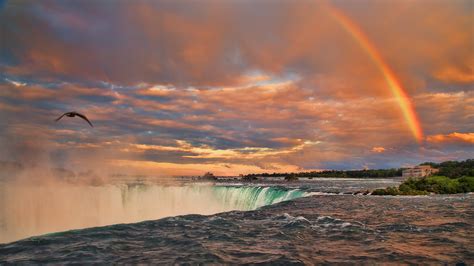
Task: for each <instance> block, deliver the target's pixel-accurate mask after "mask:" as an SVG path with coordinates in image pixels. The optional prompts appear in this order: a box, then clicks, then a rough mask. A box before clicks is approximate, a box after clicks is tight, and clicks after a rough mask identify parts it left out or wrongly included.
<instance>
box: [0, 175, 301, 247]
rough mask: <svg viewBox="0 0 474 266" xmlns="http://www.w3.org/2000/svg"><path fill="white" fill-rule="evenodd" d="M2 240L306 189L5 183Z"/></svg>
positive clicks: (259, 200) (215, 208)
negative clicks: (26, 184)
mask: <svg viewBox="0 0 474 266" xmlns="http://www.w3.org/2000/svg"><path fill="white" fill-rule="evenodd" d="M3 189H4V192H5V193H4V195H3V198H4V201H2V202H0V243H1V242H7V241H13V240H17V239H21V238H25V237H28V236H34V235H39V234H45V233H51V232H58V231H65V230H71V229H79V228H86V227H94V226H103V225H111V224H118V223H134V222H140V221H145V220H155V219H160V218H163V217H169V216H177V215H185V214H203V215H210V214H215V213H219V212H225V211H231V210H255V209H257V208H259V207H262V206H265V205H269V204H274V203H278V202H281V201H285V200H291V199H294V198H298V197H303V196H307V195H308V194H307V193H306V192H304V191H302V190H298V189H293V190H289V189H285V188H281V187H261V186H242V187H238V186H212V185H198V184H191V185H185V186H179V185H175V186H164V185H145V184H134V185H130V184H129V185H126V184H122V185H105V186H98V187H97V186H84V185H62V186H57V185H56V186H26V187H25V186H22V187H17V186H5V187H4V188H3Z"/></svg>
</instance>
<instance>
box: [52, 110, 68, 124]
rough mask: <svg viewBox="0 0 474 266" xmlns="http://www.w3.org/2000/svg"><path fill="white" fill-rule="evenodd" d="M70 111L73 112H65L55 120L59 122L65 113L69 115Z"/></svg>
mask: <svg viewBox="0 0 474 266" xmlns="http://www.w3.org/2000/svg"><path fill="white" fill-rule="evenodd" d="M70 113H71V112H67V113H64V114H62V115H61V116H60V117H58V118H56V120H54V121H56V122H58V121H59V120H60V119H61V118H63V116H65V115H67V114H70Z"/></svg>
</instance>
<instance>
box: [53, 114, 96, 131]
mask: <svg viewBox="0 0 474 266" xmlns="http://www.w3.org/2000/svg"><path fill="white" fill-rule="evenodd" d="M63 116H67V117H75V116H79V117H80V118H82V119H84V120H86V121H87V123H89V125H91V127H94V126H93V125H92V123H91V121H89V119H87V117H86V116H85V115H83V114H80V113H78V112H67V113H64V114H63V115H61V116H60V117H58V118H57V119H56V120H55V121H56V122H58V121H59V120H60V119H61V118H63Z"/></svg>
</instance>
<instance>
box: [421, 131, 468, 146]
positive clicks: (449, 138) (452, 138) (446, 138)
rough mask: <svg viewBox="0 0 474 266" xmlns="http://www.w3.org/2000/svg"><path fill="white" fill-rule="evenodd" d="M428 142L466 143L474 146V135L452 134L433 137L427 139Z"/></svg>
mask: <svg viewBox="0 0 474 266" xmlns="http://www.w3.org/2000/svg"><path fill="white" fill-rule="evenodd" d="M426 140H427V141H428V142H434V143H442V142H464V143H470V144H474V133H458V132H454V133H450V134H445V135H443V134H438V135H431V136H428V137H427V138H426Z"/></svg>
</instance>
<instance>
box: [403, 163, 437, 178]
mask: <svg viewBox="0 0 474 266" xmlns="http://www.w3.org/2000/svg"><path fill="white" fill-rule="evenodd" d="M438 171H439V169H436V168H433V167H431V165H419V166H415V167H413V168H408V169H405V170H403V172H402V176H403V177H405V178H407V177H425V176H429V175H432V174H434V173H437V172H438Z"/></svg>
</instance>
